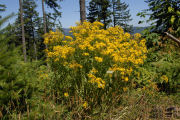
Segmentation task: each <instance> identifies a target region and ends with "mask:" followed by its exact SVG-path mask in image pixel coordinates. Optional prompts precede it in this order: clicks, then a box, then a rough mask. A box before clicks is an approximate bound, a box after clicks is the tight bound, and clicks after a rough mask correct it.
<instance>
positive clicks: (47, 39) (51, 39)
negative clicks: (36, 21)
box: [44, 30, 64, 45]
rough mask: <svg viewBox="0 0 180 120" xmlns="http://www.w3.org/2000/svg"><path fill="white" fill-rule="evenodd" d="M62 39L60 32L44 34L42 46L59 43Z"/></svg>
mask: <svg viewBox="0 0 180 120" xmlns="http://www.w3.org/2000/svg"><path fill="white" fill-rule="evenodd" d="M63 39H64V35H63V33H62V32H60V31H58V30H57V31H56V32H53V31H50V32H49V33H46V34H45V35H44V44H46V45H49V44H54V43H58V42H61V41H62V40H63Z"/></svg>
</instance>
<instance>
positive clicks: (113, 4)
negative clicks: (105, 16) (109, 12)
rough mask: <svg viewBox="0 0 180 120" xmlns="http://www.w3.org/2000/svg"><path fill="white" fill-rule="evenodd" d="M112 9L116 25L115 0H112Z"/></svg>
mask: <svg viewBox="0 0 180 120" xmlns="http://www.w3.org/2000/svg"><path fill="white" fill-rule="evenodd" d="M112 9H113V25H114V27H115V26H116V19H115V1H114V0H112Z"/></svg>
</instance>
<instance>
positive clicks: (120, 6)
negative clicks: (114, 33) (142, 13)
mask: <svg viewBox="0 0 180 120" xmlns="http://www.w3.org/2000/svg"><path fill="white" fill-rule="evenodd" d="M128 7H129V5H127V4H126V3H125V2H122V1H121V0H112V10H113V26H116V25H119V26H121V27H122V28H123V29H124V31H126V32H131V31H132V26H131V25H128V23H129V22H130V21H131V20H132V19H131V15H130V13H129V10H128Z"/></svg>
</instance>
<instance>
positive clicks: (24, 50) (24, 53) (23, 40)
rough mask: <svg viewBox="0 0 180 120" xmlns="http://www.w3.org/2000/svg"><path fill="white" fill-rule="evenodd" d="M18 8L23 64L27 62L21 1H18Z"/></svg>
mask: <svg viewBox="0 0 180 120" xmlns="http://www.w3.org/2000/svg"><path fill="white" fill-rule="evenodd" d="M19 7H20V17H21V28H22V46H23V55H24V62H26V61H27V54H26V40H25V35H24V19H23V5H22V0H19Z"/></svg>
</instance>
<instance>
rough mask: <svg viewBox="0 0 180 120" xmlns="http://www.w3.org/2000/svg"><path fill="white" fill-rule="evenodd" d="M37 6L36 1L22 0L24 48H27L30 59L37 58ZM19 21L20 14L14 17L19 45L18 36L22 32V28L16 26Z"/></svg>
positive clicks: (38, 21) (38, 37) (38, 22)
mask: <svg viewBox="0 0 180 120" xmlns="http://www.w3.org/2000/svg"><path fill="white" fill-rule="evenodd" d="M36 7H37V5H36V3H35V1H34V0H24V3H23V11H24V15H23V19H24V30H25V31H24V32H25V37H26V48H27V49H26V50H27V55H28V58H30V59H31V60H32V59H34V60H37V59H38V51H37V47H38V41H39V39H40V36H39V35H37V31H38V29H39V28H38V26H39V24H41V23H40V20H39V19H40V18H39V17H38V16H39V14H38V12H37V11H36V10H35V9H36ZM19 23H20V16H18V18H17V19H16V23H15V24H16V25H17V27H16V31H15V32H16V39H17V40H16V45H17V46H18V45H19V42H18V40H19V38H20V32H22V28H20V27H18V25H19Z"/></svg>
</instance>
